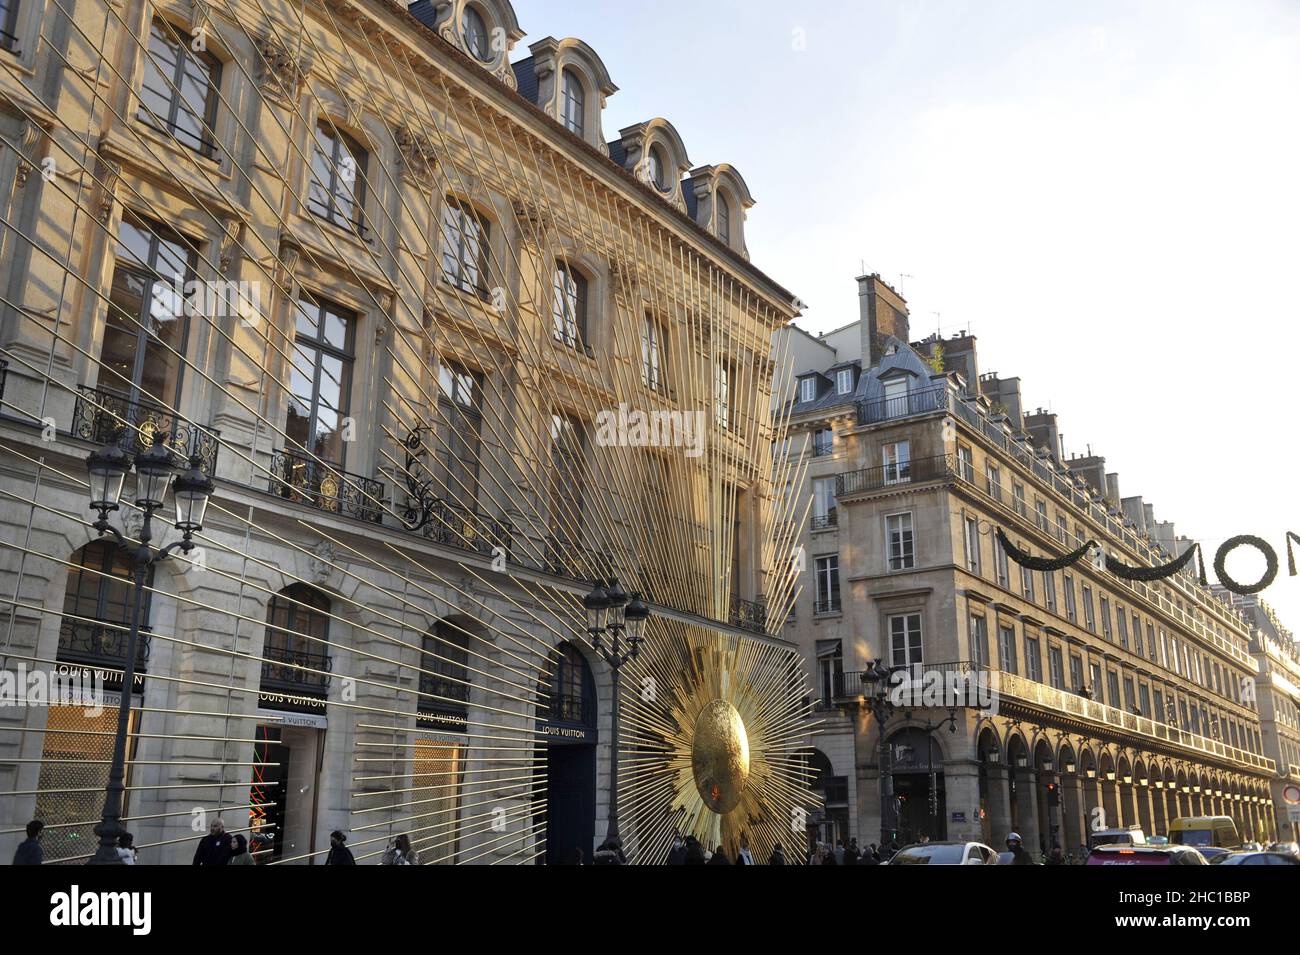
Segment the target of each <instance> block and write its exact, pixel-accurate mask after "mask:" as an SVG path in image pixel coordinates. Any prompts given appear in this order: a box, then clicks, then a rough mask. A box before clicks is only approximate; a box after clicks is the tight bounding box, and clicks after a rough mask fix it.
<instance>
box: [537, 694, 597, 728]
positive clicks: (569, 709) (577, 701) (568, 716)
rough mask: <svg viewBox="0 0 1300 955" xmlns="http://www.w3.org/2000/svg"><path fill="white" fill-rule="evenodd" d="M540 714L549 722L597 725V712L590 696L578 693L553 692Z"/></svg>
mask: <svg viewBox="0 0 1300 955" xmlns="http://www.w3.org/2000/svg"><path fill="white" fill-rule="evenodd" d="M540 716H541V718H542V719H543V720H545V721H546V722H548V723H569V724H571V725H577V726H595V725H596V713H595V708H594V706H593V701H592V700H591V698H590V697H588V696H586V695H583V694H577V693H572V694H571V693H559V694H552V695H551V696H550V698H549V699H547V701H546V704H545V706H544V707H543V708H542V710H541V713H540Z"/></svg>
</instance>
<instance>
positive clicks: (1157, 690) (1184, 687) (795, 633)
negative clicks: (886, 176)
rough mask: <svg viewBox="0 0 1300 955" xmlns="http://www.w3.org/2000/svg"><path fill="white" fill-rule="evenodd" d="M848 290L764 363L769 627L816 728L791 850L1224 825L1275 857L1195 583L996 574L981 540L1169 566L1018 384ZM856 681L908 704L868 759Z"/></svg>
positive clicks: (867, 280)
mask: <svg viewBox="0 0 1300 955" xmlns="http://www.w3.org/2000/svg"><path fill="white" fill-rule="evenodd" d="M858 285H859V302H860V305H861V315H860V318H859V319H858V320H857V321H855V322H853V323H851V324H849V325H846V326H844V327H842V328H838V329H835V330H833V331H831V332H828V333H826V334H824V335H821V336H817V337H813V336H809V335H807V334H805V333H803V332H801V331H798V330H797V329H794V330H791V331H789V332H788V333H785V334H787V335H789V336H791V339H790V340H789V341H786V342H783V343H782V346H781V347H782V348H784V349H786V350H788V351H789V353H790V354H792V355H793V356H794V363H793V366H792V371H793V375H792V380H790V381H788V383H787V388H786V393H785V399H786V400H787V401H789V402H792V404H789V405H787V406H786V410H787V411H788V413H789V415H790V421H791V426H790V434H789V437H788V441H787V443H786V444H785V445H783V446H781V447H779V448H778V449H777V452H776V453H777V459H778V461H780V460H782V459H784V458H793V459H796V460H800V459H801V460H800V463H801V467H800V469H799V471H798V472H797V479H796V480H795V481H792V486H791V487H790V488H789V489H788V490H787V493H789V495H790V496H791V497H792V498H794V499H795V500H797V501H799V502H801V503H803V504H805V505H807V506H810V508H811V518H810V520H809V522H808V524H807V527H806V529H805V530H804V531H803V535H802V538H801V548H802V556H803V560H802V561H801V566H802V568H803V571H802V574H801V578H800V579H801V590H800V594H799V597H798V599H797V601H796V602H795V605H794V610H793V613H792V615H791V616H790V618H789V619H788V620H787V621H786V624H785V628H784V631H783V632H784V634H785V635H787V636H788V637H790V639H791V640H792V641H793V642H795V643H797V644H798V645H799V646H800V647H802V648H803V652H804V655H805V657H806V660H807V663H808V666H809V669H810V670H811V671H812V673H813V681H814V685H815V699H814V706H815V708H816V710H817V712H816V719H818V720H820V721H821V728H820V733H819V737H818V739H817V741H816V746H817V747H818V750H817V752H816V753H815V754H814V758H813V770H814V772H816V773H817V780H816V782H815V786H816V787H817V788H818V789H819V790H820V791H821V792H822V793H824V794H825V795H826V808H825V810H824V812H822V813H821V814H819V815H817V816H815V817H814V818H813V819H812V820H811V827H810V835H811V836H815V837H817V838H822V839H834V840H838V839H841V838H843V839H845V840H846V841H847V839H849V838H852V837H856V838H857V839H858V840H859V841H860V842H877V841H879V839H880V838H881V833H882V828H883V830H884V831H885V833H886V835H889V836H894V835H896V836H897V837H898V838H899V839H900V840H914V839H917V838H920V837H922V836H929V837H930V838H950V839H975V840H979V841H983V842H986V843H989V844H991V845H993V846H995V847H999V848H1000V847H1001V845H1002V842H1003V840H1004V839H1005V837H1006V834H1007V833H1008V832H1009V831H1012V830H1015V831H1018V832H1020V834H1021V835H1022V836H1023V837H1024V840H1025V844H1026V846H1027V847H1030V848H1031V851H1032V850H1033V849H1037V848H1039V847H1042V848H1044V849H1046V848H1048V847H1050V846H1051V845H1052V844H1054V843H1059V844H1060V845H1062V846H1063V847H1064V848H1066V849H1072V848H1076V847H1078V846H1079V845H1080V844H1082V843H1084V842H1086V841H1087V834H1088V832H1089V831H1091V830H1094V829H1096V828H1103V827H1114V826H1121V825H1141V826H1142V827H1143V828H1144V829H1145V830H1146V831H1147V832H1148V833H1163V832H1164V831H1165V830H1166V827H1167V825H1168V822H1169V820H1170V819H1172V818H1175V817H1177V816H1183V815H1190V814H1201V813H1206V814H1208V813H1222V814H1225V815H1231V816H1232V817H1234V818H1235V819H1236V820H1237V822H1238V825H1239V827H1240V828H1241V830H1242V832H1243V833H1246V834H1250V835H1253V836H1254V837H1256V838H1265V837H1269V836H1272V835H1273V833H1274V832H1275V831H1276V829H1277V827H1276V824H1275V820H1274V813H1273V809H1272V805H1271V802H1272V796H1271V792H1270V787H1271V786H1272V785H1273V782H1274V776H1275V769H1276V756H1275V755H1274V752H1273V750H1272V749H1271V748H1270V746H1269V745H1267V744H1266V740H1265V734H1264V733H1262V731H1261V718H1262V717H1263V714H1264V710H1263V708H1262V706H1261V704H1260V703H1258V702H1257V699H1256V696H1255V694H1254V693H1253V687H1254V686H1255V685H1256V681H1257V680H1258V678H1259V665H1258V664H1257V657H1258V656H1259V654H1258V653H1255V654H1254V655H1252V646H1253V645H1252V626H1251V623H1250V621H1249V620H1248V618H1247V617H1245V616H1244V615H1243V613H1242V611H1241V610H1240V609H1239V608H1237V607H1234V606H1232V605H1231V604H1230V603H1229V602H1227V601H1226V600H1224V599H1221V598H1220V597H1218V596H1216V595H1215V594H1214V593H1212V592H1211V591H1210V590H1209V589H1207V588H1206V587H1205V586H1204V585H1202V584H1200V583H1199V582H1198V580H1197V578H1196V577H1195V576H1194V574H1193V573H1192V571H1191V570H1190V569H1187V570H1184V571H1181V572H1179V573H1178V574H1176V575H1175V576H1173V577H1171V578H1168V579H1165V580H1161V581H1157V582H1152V583H1141V582H1130V581H1127V580H1123V579H1120V578H1119V577H1117V576H1115V575H1114V574H1112V573H1111V572H1110V571H1108V570H1106V569H1104V568H1103V569H1098V565H1097V563H1096V562H1095V561H1094V560H1090V559H1085V560H1082V561H1079V562H1078V563H1075V564H1074V565H1072V566H1070V567H1068V568H1065V569H1064V570H1058V571H1056V572H1054V573H1042V572H1038V571H1031V570H1029V569H1027V568H1022V567H1021V566H1020V565H1019V564H1017V563H1016V562H1014V561H1012V560H1010V559H1009V558H1008V555H1007V554H1006V553H1005V552H1004V551H1003V549H1002V547H1001V545H1000V544H999V542H998V539H997V537H996V530H997V529H999V528H1000V529H1002V530H1003V531H1004V532H1005V534H1006V535H1007V537H1008V538H1009V540H1010V541H1011V542H1012V543H1013V545H1014V546H1015V547H1017V548H1019V549H1020V550H1022V551H1027V552H1029V553H1030V554H1032V555H1034V556H1039V557H1042V556H1051V557H1055V556H1059V555H1062V554H1065V553H1068V552H1070V551H1073V550H1074V549H1076V548H1077V547H1079V546H1080V545H1081V544H1083V543H1084V542H1085V541H1088V540H1094V541H1097V542H1099V543H1100V544H1101V546H1102V547H1103V548H1104V549H1105V551H1106V553H1107V554H1109V555H1112V556H1113V557H1115V558H1116V559H1118V560H1119V561H1120V562H1122V563H1124V564H1126V565H1129V566H1133V567H1152V566H1157V565H1162V564H1166V563H1169V562H1170V561H1171V560H1172V559H1173V557H1174V556H1176V555H1177V554H1179V553H1181V552H1182V548H1183V546H1185V545H1182V544H1181V543H1180V540H1179V539H1178V538H1177V537H1176V535H1175V533H1174V530H1173V527H1172V525H1168V524H1157V523H1156V522H1155V521H1154V518H1153V516H1152V513H1151V508H1150V506H1149V505H1145V504H1144V503H1143V502H1142V500H1141V499H1140V498H1127V499H1126V498H1121V497H1120V494H1119V479H1118V476H1117V475H1116V474H1114V473H1112V472H1107V471H1106V470H1105V460H1104V459H1103V458H1101V457H1100V456H1095V455H1091V454H1090V455H1089V456H1088V457H1073V458H1067V457H1066V456H1065V455H1064V452H1063V450H1062V447H1061V442H1060V438H1059V434H1058V431H1057V426H1056V420H1055V416H1054V415H1051V414H1049V413H1045V412H1041V411H1040V412H1036V413H1026V412H1025V409H1023V408H1022V407H1021V399H1020V383H1019V379H1015V378H1006V377H1000V376H998V375H997V374H993V373H987V372H984V373H982V372H980V371H979V366H978V363H977V352H976V341H975V338H974V336H971V335H967V334H960V335H956V336H953V337H951V338H943V339H939V338H938V337H932V338H931V339H928V340H927V341H924V342H915V343H913V342H911V340H910V336H909V334H908V320H907V305H906V302H904V301H903V299H902V298H901V296H899V295H898V294H897V293H896V292H895V291H894V290H893V289H892V288H891V287H890V286H889V285H888V284H887V283H886V282H884V281H883V280H881V279H880V277H879V276H876V275H867V276H863V277H861V278H859V279H858ZM876 661H880V665H881V666H883V667H884V668H897V669H899V670H900V671H901V672H902V673H903V674H906V675H907V677H908V678H909V679H910V680H912V681H914V683H915V684H917V685H914V686H912V687H911V689H910V690H909V691H908V693H907V694H896V695H894V696H893V697H892V699H893V702H894V703H895V704H896V705H895V706H893V707H892V708H891V709H889V710H888V711H887V713H886V714H885V723H884V727H883V731H884V744H885V745H884V746H883V747H882V745H881V743H882V740H881V731H882V726H881V721H880V719H879V714H878V713H877V712H876V711H875V710H874V709H873V707H872V705H871V699H872V698H873V687H874V686H875V685H876V684H875V683H874V682H873V680H872V678H871V676H872V674H873V672H875V670H874V667H875V662H876ZM895 679H902V677H901V676H900V677H896V678H895ZM926 681H928V682H926ZM930 691H933V692H930ZM882 763H883V765H884V766H885V767H886V770H885V772H884V774H883V775H884V777H885V778H884V780H883V786H882V778H881V777H882V773H881V765H882ZM882 788H883V789H884V796H883V798H882ZM882 814H883V815H884V819H883V823H884V825H883V827H882Z"/></svg>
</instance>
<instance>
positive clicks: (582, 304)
mask: <svg viewBox="0 0 1300 955" xmlns="http://www.w3.org/2000/svg"><path fill="white" fill-rule="evenodd" d="M551 317H552V327H551V336H552V337H553V338H554V339H555V340H556V341H557V342H563V343H564V344H566V345H568V346H569V347H570V348H577V347H579V346H580V345H583V344H585V342H586V339H587V279H586V278H585V277H584V276H583V274H582V273H581V272H579V271H577V270H576V269H573V268H571V267H570V266H569V265H568V263H565V262H556V263H555V301H554V302H553V303H552V306H551Z"/></svg>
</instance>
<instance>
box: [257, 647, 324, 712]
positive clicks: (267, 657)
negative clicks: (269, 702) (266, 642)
mask: <svg viewBox="0 0 1300 955" xmlns="http://www.w3.org/2000/svg"><path fill="white" fill-rule="evenodd" d="M262 657H263V658H264V659H263V661H262V692H263V693H285V694H289V695H292V696H310V697H315V698H316V699H322V700H323V699H325V697H326V696H327V695H328V694H329V688H330V677H329V671H330V670H332V669H333V661H331V660H330V657H329V654H328V653H312V652H310V651H306V650H287V649H284V648H282V647H273V646H272V647H266V648H264V649H263V650H262ZM322 670H323V671H325V672H323V673H322V672H317V671H322Z"/></svg>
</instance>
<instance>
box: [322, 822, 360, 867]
mask: <svg viewBox="0 0 1300 955" xmlns="http://www.w3.org/2000/svg"><path fill="white" fill-rule="evenodd" d="M347 841H348V837H347V836H345V835H343V833H342V832H340V831H339V830H337V829H335V830H334V831H333V832H331V833H330V851H329V855H327V856H326V857H325V864H326V865H356V864H357V860H356V859H354V858H352V850H351V849H349V848H348V847H347V846H345V845H344V844H343V843H345V842H347Z"/></svg>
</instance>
